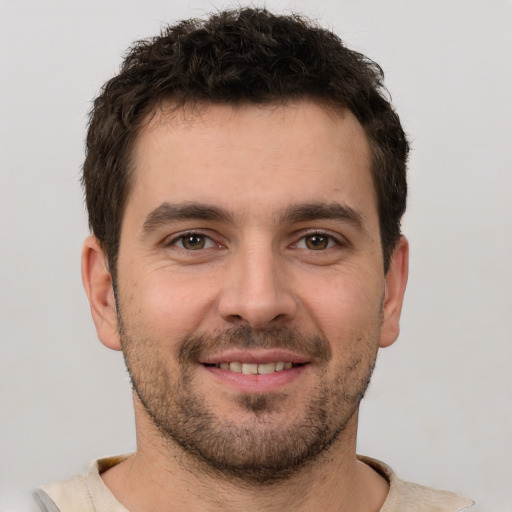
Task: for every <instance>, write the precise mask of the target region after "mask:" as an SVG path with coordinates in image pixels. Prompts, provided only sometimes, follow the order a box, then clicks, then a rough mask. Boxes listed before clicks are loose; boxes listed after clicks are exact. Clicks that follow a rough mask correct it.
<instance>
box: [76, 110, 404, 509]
mask: <svg viewBox="0 0 512 512" xmlns="http://www.w3.org/2000/svg"><path fill="white" fill-rule="evenodd" d="M183 114H184V115H183ZM134 162H135V171H136V179H135V182H134V184H133V188H132V190H131V192H130V195H129V198H128V201H127V205H126V210H125V213H124V218H123V223H122V230H121V238H120V251H119V260H118V283H117V285H118V290H117V291H118V304H116V301H115V299H114V293H113V289H112V280H111V276H110V273H109V271H108V265H107V263H106V257H105V255H104V254H103V252H102V250H101V246H100V244H99V243H98V241H97V240H96V239H95V238H94V237H90V238H89V239H87V241H86V242H85V246H84V251H83V261H82V263H83V267H82V268H83V281H84V285H85V289H86V291H87V294H88V297H89V301H90V305H91V311H92V316H93V319H94V322H95V325H96V328H97V332H98V336H99V338H100V340H101V341H102V342H103V343H104V344H105V345H106V346H108V347H110V348H112V349H115V350H120V349H121V348H123V350H124V354H125V358H126V360H127V365H128V367H129V369H130V372H131V375H132V379H133V380H134V383H135V386H136V387H137V389H138V393H134V405H135V415H136V426H137V453H136V454H135V455H134V456H133V457H131V458H130V459H128V460H127V461H125V462H123V463H121V464H119V465H118V466H115V467H114V468H112V469H110V470H108V471H106V472H105V473H103V475H102V477H103V479H104V481H105V483H106V484H107V486H108V487H109V488H110V489H111V490H112V492H113V493H114V495H115V496H116V497H117V499H118V500H119V501H121V503H123V504H124V505H125V506H126V507H127V508H128V509H129V510H131V511H132V512H143V511H146V510H148V511H149V510H153V511H155V510H157V511H171V510H182V509H186V510H191V511H194V510H197V511H206V510H208V511H209V510H212V511H213V510H224V511H226V510H247V511H251V510H269V511H270V510H285V509H291V508H292V507H293V509H294V510H297V511H302V510H304V511H306V510H308V511H311V510H323V511H331V510H333V511H334V510H336V511H340V510H342V511H353V510H361V511H377V510H379V509H380V508H381V506H382V503H383V502H384V500H385V497H386V495H387V491H388V485H387V482H385V481H384V479H383V478H382V477H380V476H379V475H378V474H377V473H375V472H374V471H373V470H372V469H370V468H369V467H368V466H366V465H365V464H363V463H361V462H358V461H357V459H356V452H355V450H356V448H355V447H356V435H357V412H358V406H359V400H360V395H361V393H362V392H363V391H364V388H365V386H366V383H367V381H368V379H369V376H370V374H371V371H372V368H373V364H374V361H375V357H376V354H377V351H378V348H379V346H380V347H385V346H388V345H390V344H392V343H393V342H394V341H395V340H396V338H397V336H398V332H399V317H400V311H401V306H402V301H403V296H404V292H405V285H406V281H407V261H408V246H407V241H406V240H405V238H402V239H401V240H400V241H399V243H398V245H397V247H396V248H395V251H394V253H393V257H392V260H391V264H390V267H389V270H388V272H387V273H386V274H384V270H383V264H382V249H381V245H380V236H379V222H378V214H377V200H376V195H375V190H374V186H373V182H372V177H371V173H370V151H369V145H368V142H367V139H366V136H365V134H364V131H363V129H362V127H361V126H360V124H359V123H358V121H357V120H356V119H355V117H354V116H353V115H352V114H351V113H349V112H343V113H342V114H338V113H333V112H332V111H329V110H326V109H325V108H323V107H321V106H319V105H317V104H315V103H313V102H308V101H301V102H298V103H295V104H290V105H286V106H272V107H268V106H267V107H257V106H243V107H239V108H237V109H234V108H232V107H230V106H226V105H216V106H213V105H208V106H204V108H202V109H201V110H200V113H199V114H198V113H197V112H196V113H192V112H188V111H185V112H182V113H178V114H177V115H173V116H170V115H169V114H163V113H161V112H157V113H156V115H155V116H154V117H153V118H152V119H151V121H150V122H149V124H148V126H147V127H146V128H145V129H144V130H143V131H142V133H141V134H140V136H139V138H138V141H137V143H136V146H135V149H134ZM191 203H193V204H194V205H198V204H199V205H201V207H203V206H204V205H207V206H208V208H209V209H210V210H211V209H212V208H215V211H216V212H217V213H218V212H219V211H220V212H221V213H222V215H217V216H212V215H210V218H207V219H205V218H197V216H195V217H194V216H190V215H189V214H190V212H189V211H188V210H187V211H188V214H187V216H186V218H176V211H177V210H176V208H171V209H169V208H167V207H164V208H162V205H171V206H173V207H175V206H176V205H179V206H180V208H182V207H183V205H186V206H189V205H190V204H191ZM312 204H313V205H316V206H317V207H318V205H322V206H325V205H330V206H331V209H330V210H329V212H332V211H335V212H336V214H331V213H326V211H327V210H326V209H325V208H324V209H323V210H322V212H321V214H320V215H318V214H315V212H314V211H313V209H312V208H311V205H312ZM332 205H335V208H332ZM306 206H307V207H306ZM340 207H341V208H340ZM178 210H179V208H178ZM317 210H318V208H317ZM180 211H183V208H182V209H181V210H180ZM201 211H203V212H204V208H203V210H201ZM290 212H292V213H293V214H291V213H290ZM297 212H298V213H297ZM170 213H172V214H173V215H170ZM200 216H203V217H204V215H203V213H201V215H200ZM228 217H229V218H228ZM191 231H192V233H193V237H192V238H184V237H183V235H184V234H186V235H187V237H188V236H190V233H191ZM203 244H204V245H203ZM118 309H119V310H118ZM120 318H121V319H122V325H121V326H120V325H119V323H118V322H119V319H120ZM119 327H121V329H119ZM233 329H238V330H242V331H244V332H245V331H248V332H251V333H255V335H258V333H260V334H261V333H267V332H277V331H278V330H279V329H282V330H286V331H287V332H294V333H299V334H300V336H303V337H304V338H308V339H310V338H311V337H314V336H317V338H315V339H316V340H317V342H316V345H319V344H320V345H322V344H325V347H324V348H325V351H324V352H323V355H319V354H316V353H315V352H314V351H310V350H309V348H308V345H307V343H306V342H305V341H303V338H301V337H297V341H296V345H295V346H293V347H292V348H290V346H289V345H286V347H285V348H283V347H281V346H280V345H279V343H280V342H279V341H275V340H274V338H272V337H269V338H268V339H269V340H271V342H269V343H271V346H269V347H265V348H262V347H259V346H258V347H254V346H251V347H250V348H244V347H241V346H238V347H237V346H236V344H235V347H233V346H231V345H229V346H228V344H227V342H226V340H225V339H224V338H222V336H220V337H217V338H212V335H215V334H220V335H222V333H225V332H226V331H229V330H233ZM120 330H121V333H120ZM198 336H199V337H201V336H203V337H205V338H199V340H200V342H199V344H198V347H199V350H200V355H199V356H198V358H196V359H194V358H189V359H186V362H185V363H183V364H182V362H181V361H180V358H179V356H180V353H182V352H183V350H182V349H183V347H184V346H186V342H185V340H188V339H190V338H192V339H195V337H198ZM269 336H270V335H269ZM259 339H265V335H264V334H262V335H261V336H260V338H259ZM319 340H322V341H319ZM219 345H220V346H219ZM313 345H315V344H313ZM180 350H181V352H180ZM242 358H246V359H247V361H249V360H251V361H253V360H254V361H260V362H266V361H267V359H269V360H275V359H276V360H281V359H282V358H283V359H286V358H289V359H290V360H293V361H299V362H301V363H304V364H302V365H301V367H300V368H298V369H297V368H296V369H294V370H292V371H291V372H290V373H288V374H286V375H287V376H286V377H284V378H282V381H280V380H278V379H276V378H275V376H276V375H278V374H274V375H273V376H272V377H270V378H266V377H265V378H261V379H258V378H254V377H250V378H249V377H247V378H245V377H243V376H240V374H236V379H235V381H233V379H231V377H230V375H233V374H232V373H230V372H224V371H221V370H219V369H211V367H208V366H205V364H203V363H205V362H206V363H212V362H219V361H221V360H225V359H227V360H231V361H233V360H235V361H236V360H240V359H242ZM265 358H267V359H265ZM227 374H230V375H227ZM322 391H325V393H322ZM185 392H188V395H183V397H182V398H183V400H184V403H188V404H194V403H195V402H197V403H199V404H201V407H203V408H205V409H207V410H208V411H209V412H210V413H211V414H212V416H213V420H212V425H213V427H215V428H216V432H217V434H219V432H220V433H223V432H226V435H231V436H232V437H230V438H229V439H230V440H231V441H230V446H232V450H231V451H230V452H229V453H228V455H229V456H230V457H231V459H232V461H231V462H233V464H235V463H239V462H240V461H244V460H246V459H248V458H249V459H251V457H253V458H254V460H255V461H256V462H257V461H261V460H262V459H261V458H262V457H264V456H265V453H264V452H265V450H264V448H265V443H264V442H263V440H264V439H266V438H268V434H270V437H271V438H272V439H273V438H275V436H276V435H277V434H278V433H287V432H289V433H291V437H293V438H294V439H297V444H300V438H299V437H297V436H296V434H297V432H299V431H301V430H300V427H301V426H303V425H304V423H305V422H306V421H307V420H308V418H309V417H308V414H309V413H308V411H310V410H311V408H312V407H317V406H318V407H320V406H319V405H318V404H319V403H320V402H322V400H323V402H322V404H321V405H322V407H323V409H322V411H324V412H325V413H326V416H325V418H323V419H322V420H321V423H322V425H325V428H326V431H327V432H328V433H329V436H330V440H329V443H328V446H326V447H324V448H325V449H323V450H321V452H320V453H319V454H316V455H315V456H312V457H310V459H308V460H307V461H306V462H305V463H303V464H302V465H301V466H300V467H297V468H296V469H295V470H294V471H293V472H290V474H287V475H285V476H284V477H283V478H275V481H274V482H273V483H272V480H270V481H266V482H263V481H262V480H261V478H260V481H258V479H257V478H253V479H252V480H251V479H250V478H246V479H238V478H234V477H233V475H232V474H231V475H229V473H226V472H222V471H219V470H218V469H215V468H213V467H212V465H211V464H209V463H207V462H204V459H201V457H198V456H197V454H194V453H191V451H190V450H188V449H186V448H183V446H181V445H180V444H179V443H177V442H175V441H173V439H172V438H169V436H166V435H162V428H161V425H160V430H159V428H158V422H157V421H156V420H159V421H161V422H163V423H166V422H171V421H174V418H177V417H178V418H179V416H180V414H182V413H180V408H179V400H180V393H185ZM321 396H324V399H321V398H320V397H321ZM325 396H327V397H328V398H325ZM141 397H142V398H143V401H144V403H145V406H144V405H143V403H142V401H141ZM193 406H194V405H192V407H193ZM152 408H153V409H152ZM315 411H316V409H315ZM317 416H318V412H315V414H313V415H312V418H309V420H314V419H315V418H316V417H317ZM176 421H178V420H176ZM228 426H229V429H228ZM178 427H179V425H178ZM213 427H212V428H213ZM242 427H243V428H244V429H245V430H244V432H249V433H250V436H251V437H249V438H248V439H249V441H248V442H247V443H241V444H240V445H238V444H237V443H236V442H235V441H236V439H239V438H240V432H241V431H242V430H241V429H242ZM265 436H267V437H265ZM292 441H293V439H292V440H291V441H290V440H288V441H287V439H286V437H284V436H283V438H282V439H280V440H279V443H278V444H276V446H273V447H272V450H275V451H276V453H277V452H279V449H280V448H281V447H282V446H283V443H284V448H283V450H281V451H283V454H286V453H287V452H288V451H289V450H291V449H292V448H293V442H292ZM287 442H288V444H289V446H288V445H287V444H286V443H287ZM258 443H261V444H258ZM251 447H252V448H253V449H251ZM207 448H208V446H207ZM256 452H257V455H258V454H261V455H258V457H259V458H257V457H256V455H255V453H256ZM233 454H234V455H233ZM231 459H230V460H231ZM170 475H172V476H170Z"/></svg>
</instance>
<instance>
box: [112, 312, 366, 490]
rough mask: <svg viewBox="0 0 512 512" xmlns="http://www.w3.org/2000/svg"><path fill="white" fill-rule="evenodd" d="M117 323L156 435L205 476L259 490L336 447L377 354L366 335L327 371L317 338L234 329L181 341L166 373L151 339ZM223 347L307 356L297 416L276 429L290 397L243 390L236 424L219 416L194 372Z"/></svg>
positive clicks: (327, 352) (322, 342) (326, 353)
mask: <svg viewBox="0 0 512 512" xmlns="http://www.w3.org/2000/svg"><path fill="white" fill-rule="evenodd" d="M119 325H120V335H121V341H122V347H123V353H124V357H125V361H126V366H127V369H128V372H129V374H130V378H131V381H132V386H133V389H134V390H135V392H136V394H137V396H138V398H139V400H140V402H141V403H142V405H143V407H144V409H145V411H146V413H147V415H148V417H149V418H150V419H151V421H152V422H153V424H154V425H155V426H156V427H157V429H158V431H159V433H160V435H161V436H162V438H163V439H164V440H165V441H166V442H167V443H171V444H174V445H176V444H177V445H178V446H179V447H181V449H182V450H183V451H184V453H185V454H187V455H189V456H191V457H193V458H194V459H195V461H196V462H198V463H199V466H200V467H201V468H202V469H203V470H204V471H208V472H214V473H215V474H217V476H224V477H227V478H233V477H234V478H237V479H241V480H243V481H245V482H247V483H250V484H258V485H266V484H270V483H274V482H277V481H282V480H284V479H287V478H290V477H291V476H292V475H294V474H295V473H297V472H298V471H300V470H301V469H302V468H304V467H305V466H307V465H308V464H311V463H314V461H315V460H316V459H317V458H318V457H319V456H320V455H321V454H323V453H325V452H326V450H328V449H329V447H330V446H332V445H333V444H334V443H335V442H336V440H337V439H338V438H339V437H340V435H341V434H342V433H343V432H344V430H345V429H346V427H347V424H348V423H349V421H350V419H351V418H352V417H353V416H354V414H355V413H356V412H357V409H358V406H359V402H360V400H361V399H362V397H363V396H364V393H365V391H366V388H367V386H368V384H369V381H370V377H371V373H372V371H373V367H374V364H375V357H376V344H375V343H369V340H368V339H367V338H373V337H374V336H375V334H374V333H373V332H371V333H366V334H367V336H361V337H360V338H356V339H355V340H352V343H354V344H355V347H356V348H357V349H356V350H353V351H351V352H350V353H349V354H348V356H347V358H346V359H344V360H342V361H339V362H338V363H337V367H336V368H335V371H334V372H333V371H332V368H330V367H331V366H332V365H333V363H332V352H331V348H330V347H331V345H330V343H329V341H328V340H326V339H325V337H323V336H321V335H313V336H305V335H302V334H300V333H298V332H296V331H294V330H291V329H289V328H283V327H281V328H275V329H267V330H258V331H255V330H253V329H251V328H249V327H235V328H232V329H228V330H225V331H221V332H218V333H215V334H203V335H200V336H189V337H185V338H183V339H182V340H181V341H180V342H179V343H177V345H176V347H177V349H176V352H175V353H174V354H173V355H174V356H175V359H176V361H177V369H176V361H175V362H174V369H171V367H170V365H169V364H168V363H167V362H166V360H165V358H163V357H162V356H161V354H159V353H156V352H155V347H157V343H156V342H155V340H152V339H150V338H147V337H144V336H140V335H137V333H136V332H134V331H135V330H138V329H135V330H133V329H130V328H129V327H128V326H127V325H126V324H125V323H124V322H123V321H122V320H121V318H120V323H119ZM370 341H372V340H371V339H370ZM374 345H375V348H374ZM228 348H239V349H251V348H265V349H288V350H292V351H293V352H294V353H299V354H301V355H303V356H306V357H307V359H308V361H310V364H313V366H314V371H315V373H316V377H317V378H316V382H317V384H316V385H315V386H314V387H312V388H311V389H305V390H304V400H303V403H304V405H303V407H302V409H303V410H302V411H301V413H300V414H298V415H297V417H296V418H294V419H293V421H291V422H287V424H286V425H285V426H283V422H282V421H280V419H281V418H282V409H283V407H285V406H287V407H289V406H290V403H289V401H290V400H292V397H290V396H288V394H287V393H286V392H273V393H265V394H251V393H244V394H238V395H237V396H236V398H235V399H234V401H235V406H237V407H238V409H239V411H240V412H241V414H239V415H238V416H237V420H236V421H234V420H229V419H225V418H220V417H219V416H218V415H217V414H216V412H215V408H213V407H211V405H210V404H209V403H208V401H207V399H206V398H205V397H204V396H203V395H202V394H201V392H200V391H199V390H198V389H197V387H196V386H195V384H196V383H195V380H194V375H195V372H196V370H197V365H198V364H200V363H199V361H200V360H201V358H203V357H204V356H206V355H208V354H209V353H211V352H212V351H213V350H216V351H223V350H225V349H228ZM280 414H281V416H280Z"/></svg>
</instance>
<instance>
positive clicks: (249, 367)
mask: <svg viewBox="0 0 512 512" xmlns="http://www.w3.org/2000/svg"><path fill="white" fill-rule="evenodd" d="M292 366H293V364H292V363H291V362H290V361H288V362H284V361H278V362H277V363H262V364H255V363H240V362H238V361H234V362H232V363H220V364H218V365H217V368H221V369H222V370H230V371H232V372H236V373H244V374H245V375H267V374H269V373H274V372H280V371H282V370H289V369H290V368H292Z"/></svg>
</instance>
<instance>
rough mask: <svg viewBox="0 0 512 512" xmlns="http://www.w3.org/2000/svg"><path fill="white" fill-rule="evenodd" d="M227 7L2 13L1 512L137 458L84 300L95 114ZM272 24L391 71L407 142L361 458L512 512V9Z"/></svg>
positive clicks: (387, 8)
mask: <svg viewBox="0 0 512 512" xmlns="http://www.w3.org/2000/svg"><path fill="white" fill-rule="evenodd" d="M242 3H243V2H242ZM230 5H231V4H229V3H225V2H220V3H215V2H205V1H201V0H190V1H186V0H174V1H165V2H163V1H161V2H158V1H148V0H145V1H107V0H102V1H99V0H87V1H71V0H69V1H49V0H39V1H23V0H10V1H9V0H0V145H1V151H0V263H1V264H0V315H1V324H0V336H1V351H0V422H1V423H0V433H1V435H0V508H1V509H2V510H30V508H29V507H28V505H27V503H28V499H27V496H28V495H29V492H30V490H31V489H33V488H34V487H36V486H38V485H41V484H43V483H47V482H49V481H52V480H55V479H60V478H64V477H67V476H71V475H73V474H75V473H77V472H81V471H83V470H85V469H86V467H87V466H88V464H89V462H90V460H92V459H93V458H96V457H100V456H106V455H111V454H115V453H120V452H126V451H130V450H133V448H134V426H133V418H132V410H131V394H130V389H129V383H128V378H127V375H126V371H125V370H124V366H123V362H122V359H121V356H120V354H118V353H114V352H110V351H108V350H107V349H106V348H104V347H103V346H102V345H101V344H100V343H99V342H98V341H97V339H96V334H95V331H94V328H93V325H92V321H91V320H90V316H89V311H88V305H87V302H86V298H85V294H84V293H83V291H82V285H81V281H80V250H81V243H82V240H83V239H84V237H85V236H86V235H87V233H88V229H87V221H86V215H85V210H84V205H83V198H82V191H81V189H80V185H79V174H80V167H81V163H82V160H83V140H84V135H85V129H86V122H87V112H88V110H89V109H90V106H91V99H92V98H93V97H94V96H95V95H96V93H97V92H98V90H99V88H100V87H101V85H102V84H103V82H104V81H105V80H107V79H108V78H109V77H110V76H112V75H113V74H114V73H115V72H116V70H117V68H118V66H119V64H120V61H121V56H122V55H123V54H124V52H125V50H126V48H127V47H128V46H129V45H130V43H131V42H133V41H134V40H136V39H139V38H143V37H146V36H151V35H155V34H156V33H157V32H158V31H159V29H160V27H161V26H162V24H163V23H165V22H172V21H176V20H178V19H182V18H189V17H191V16H202V15H203V14H205V13H208V12H211V11H212V10H215V9H217V8H223V7H228V6H230ZM254 5H262V4H261V3H259V2H255V3H254ZM267 6H268V7H270V8H272V9H274V10H277V11H290V10H295V11H300V12H303V13H305V14H308V15H309V16H311V17H313V18H315V19H318V20H319V21H320V22H321V23H323V24H324V25H326V26H328V27H330V28H332V29H333V30H334V31H336V32H337V33H338V34H339V35H340V36H341V37H342V38H343V39H344V40H345V41H346V43H347V44H348V46H350V47H352V48H354V49H356V50H359V51H362V52H363V53H365V54H367V55H368V56H369V57H371V58H372V59H374V60H376V61H377V62H378V63H379V64H381V65H382V67H383V68H384V70H385V72H386V84H387V86H388V88H389V90H390V91H391V94H392V97H393V102H394V104H395V106H396V108H397V110H398V112H399V114H400V116H401V119H402V121H403V125H404V127H405V129H406V131H407V133H408V134H409V136H410V139H411V142H412V148H413V151H412V155H411V159H410V171H409V181H410V199H409V209H408V212H407V214H406V217H405V221H404V231H405V233H406V235H407V236H408V237H409V239H410V243H411V273H410V280H409V288H408V292H407V294H406V304H405V309H404V312H403V321H402V333H401V336H400V338H399V340H398V342H397V343H396V344H395V345H393V346H392V347H391V348H388V349H385V350H384V351H382V352H381V354H380V356H379V360H378V363H377V369H376V372H375V375H374V379H373V382H372V385H371V387H370V389H369V392H368V394H367V397H366V398H365V400H364V403H363V406H362V411H361V420H360V435H359V440H358V451H359V452H360V453H363V454H367V455H370V456H373V457H376V458H379V459H382V460H384V461H386V462H387V463H389V464H390V465H391V466H392V467H393V468H394V469H395V470H396V471H397V473H398V474H399V475H400V476H401V477H403V478H405V479H409V480H414V481H418V482H420V483H423V484H426V485H431V486H436V487H441V488H448V489H452V490H455V491H458V492H460V493H462V494H465V495H469V496H471V497H473V498H475V499H477V500H478V501H479V502H480V510H484V511H489V512H506V511H508V512H510V510H512V490H511V489H512V487H511V481H512V470H511V468H510V460H512V441H511V434H512V407H511V399H512V377H511V371H510V367H511V364H512V313H511V311H512V264H511V262H512V158H511V154H512V152H511V150H510V148H511V138H512V125H511V120H512V106H511V105H512V93H511V91H512V72H511V63H512V3H511V2H510V1H505V0H503V1H499V0H496V1H493V0H485V1H484V0H482V1H471V0H466V1H460V2H458V1H453V0H452V1H449V0H448V1H447V0H445V1H442V2H434V1H418V0H416V1H414V0H407V1H406V0H404V1H394V0H389V1H364V0H360V1H347V0H345V1H343V0H341V1H340V0H316V1H314V2H312V1H306V0H303V1H302V0H293V1H278V0H275V1H274V0H269V1H268V2H267Z"/></svg>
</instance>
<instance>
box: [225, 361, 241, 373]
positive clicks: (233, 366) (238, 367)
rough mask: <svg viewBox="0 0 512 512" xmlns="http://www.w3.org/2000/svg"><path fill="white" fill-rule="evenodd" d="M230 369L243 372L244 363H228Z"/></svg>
mask: <svg viewBox="0 0 512 512" xmlns="http://www.w3.org/2000/svg"><path fill="white" fill-rule="evenodd" d="M228 364H229V369H230V370H231V371H232V372H236V373H241V372H242V363H228Z"/></svg>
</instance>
